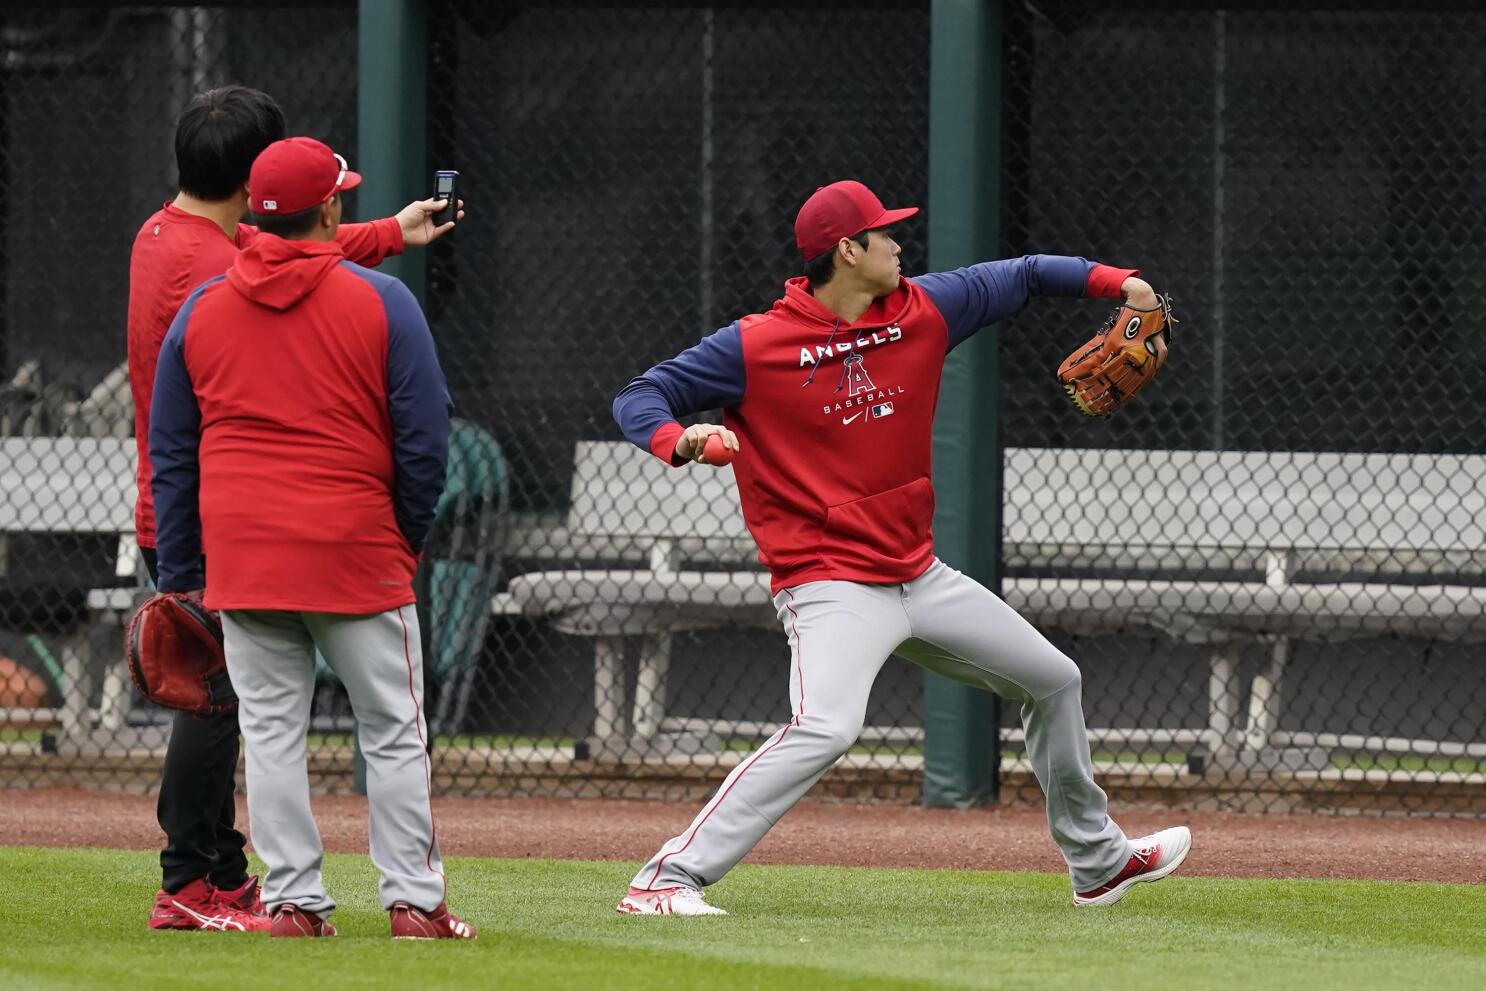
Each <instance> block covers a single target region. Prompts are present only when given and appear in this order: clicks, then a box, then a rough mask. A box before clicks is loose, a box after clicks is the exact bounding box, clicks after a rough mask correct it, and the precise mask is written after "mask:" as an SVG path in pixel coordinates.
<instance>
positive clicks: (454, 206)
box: [433, 170, 459, 224]
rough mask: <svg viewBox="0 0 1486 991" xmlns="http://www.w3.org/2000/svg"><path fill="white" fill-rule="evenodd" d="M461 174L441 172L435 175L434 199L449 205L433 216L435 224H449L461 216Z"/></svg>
mask: <svg viewBox="0 0 1486 991" xmlns="http://www.w3.org/2000/svg"><path fill="white" fill-rule="evenodd" d="M458 186H459V173H458V172H449V171H444V170H440V171H438V172H435V173H434V174H433V198H434V199H436V200H447V201H448V205H447V206H445V207H444V209H442V210H440V211H439V212H438V213H436V214H434V215H433V222H434V223H435V224H447V223H448V222H449V221H451V220H453V219H454V218H455V217H456V216H458V215H459V191H458Z"/></svg>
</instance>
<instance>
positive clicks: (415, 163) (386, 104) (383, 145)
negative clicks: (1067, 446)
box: [352, 0, 431, 795]
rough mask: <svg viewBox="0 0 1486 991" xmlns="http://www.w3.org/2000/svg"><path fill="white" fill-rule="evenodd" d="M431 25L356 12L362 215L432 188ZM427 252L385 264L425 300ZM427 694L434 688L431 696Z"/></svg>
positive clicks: (389, 1) (379, 212)
mask: <svg viewBox="0 0 1486 991" xmlns="http://www.w3.org/2000/svg"><path fill="white" fill-rule="evenodd" d="M427 59H428V29H427V9H426V6H425V4H424V2H423V0H360V6H359V8H358V16H357V19H356V161H355V163H353V166H354V168H355V169H356V171H358V172H360V173H361V174H362V176H363V179H362V182H361V186H360V187H359V188H358V189H357V190H356V193H355V196H356V215H357V216H358V217H361V218H372V217H387V216H391V215H392V214H394V213H396V212H397V211H398V210H400V209H401V208H402V207H403V206H404V205H406V204H407V203H408V202H409V201H410V200H414V199H418V198H421V197H422V196H425V195H427V194H428V193H429V192H430V191H431V190H430V187H429V178H428V176H427V175H426V173H427V171H428V170H427V168H426V167H425V165H426V162H425V155H424V149H425V147H426V145H427V143H428V132H427V128H426V127H425V126H424V120H425V112H426V107H427V103H428V101H427V94H426V93H425V80H426V76H427ZM427 258H428V254H427V252H424V251H415V252H411V253H408V254H403V255H400V256H398V257H396V258H388V259H387V260H386V261H384V262H383V263H382V265H381V270H382V271H383V272H386V273H387V274H389V275H395V276H397V277H398V278H399V279H401V280H402V281H403V282H405V283H406V284H407V286H408V288H409V289H411V290H412V291H413V295H414V296H417V297H418V302H419V303H420V304H421V303H422V302H423V284H424V265H425V261H426V259H427ZM425 697H426V695H425ZM352 746H353V747H354V749H355V757H354V764H353V785H352V786H353V787H354V788H355V789H356V793H357V794H358V795H365V794H366V758H365V757H363V756H362V754H361V740H360V737H359V736H358V735H357V734H356V733H354V732H353V733H352Z"/></svg>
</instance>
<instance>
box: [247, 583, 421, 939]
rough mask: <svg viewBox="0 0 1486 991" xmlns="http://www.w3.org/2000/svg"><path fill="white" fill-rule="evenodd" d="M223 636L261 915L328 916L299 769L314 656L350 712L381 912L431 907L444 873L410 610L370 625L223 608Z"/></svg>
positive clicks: (372, 619) (305, 778)
mask: <svg viewBox="0 0 1486 991" xmlns="http://www.w3.org/2000/svg"><path fill="white" fill-rule="evenodd" d="M222 630H223V632H224V633H225V635H226V651H227V671H228V674H230V675H231V677H232V687H233V688H234V689H235V690H236V691H237V697H238V703H239V705H238V722H239V724H240V725H241V726H242V733H243V744H244V746H243V750H244V752H245V753H246V754H247V772H248V773H247V781H248V821H249V824H250V828H251V830H252V839H253V848H254V849H255V850H257V852H258V855H259V856H260V857H262V858H263V861H264V863H265V864H267V865H268V878H267V879H266V880H265V881H264V883H263V901H264V904H265V905H267V906H268V908H269V910H270V911H272V910H273V909H276V908H277V907H278V906H280V905H283V904H294V905H298V906H299V907H300V908H303V909H306V910H308V911H311V912H314V913H316V914H318V915H321V916H324V915H326V914H327V913H328V912H330V911H331V910H332V909H333V908H335V901H334V900H333V899H331V897H330V896H329V895H328V894H326V892H325V885H324V882H323V881H322V880H321V878H320V862H321V859H322V858H323V856H324V848H323V847H322V846H321V843H320V831H319V829H317V828H316V826H315V817H314V814H313V813H312V812H311V811H310V782H309V770H308V767H307V766H306V764H305V735H306V733H307V732H308V731H309V723H310V699H311V697H312V696H313V694H314V689H315V649H316V648H317V647H318V648H319V650H320V654H321V655H322V656H323V657H324V658H325V661H326V663H327V664H329V665H330V668H331V670H333V671H334V672H335V673H336V676H337V677H338V678H340V680H341V683H342V684H344V685H345V686H346V692H347V694H348V695H350V698H351V709H352V711H353V712H354V713H355V715H356V728H357V733H358V736H359V738H360V741H361V753H362V755H363V756H364V757H365V758H366V793H367V798H368V802H369V804H370V807H371V815H370V833H371V858H372V863H374V864H376V866H377V869H378V870H379V871H381V872H382V881H381V885H380V886H379V888H378V891H379V893H380V895H381V900H382V907H383V908H391V907H392V904H393V902H399V901H403V902H408V903H409V904H411V905H413V906H415V907H417V908H420V909H424V910H431V909H434V908H437V907H438V905H439V903H440V902H442V901H443V900H444V868H443V863H442V861H441V859H440V857H439V846H438V839H437V837H436V836H435V835H434V825H433V809H432V806H431V805H430V802H429V763H428V750H427V747H426V743H425V741H426V740H427V738H428V729H427V725H426V722H425V720H424V718H423V655H422V651H421V649H420V647H419V638H418V617H417V614H416V613H415V611H414V609H413V607H412V606H411V605H407V606H402V607H401V608H398V609H389V610H388V611H386V612H382V613H376V614H374V615H370V616H342V615H336V614H332V613H307V612H278V611H236V610H229V611H224V612H223V613H222Z"/></svg>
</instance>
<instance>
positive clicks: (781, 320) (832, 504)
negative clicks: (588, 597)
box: [614, 255, 1134, 592]
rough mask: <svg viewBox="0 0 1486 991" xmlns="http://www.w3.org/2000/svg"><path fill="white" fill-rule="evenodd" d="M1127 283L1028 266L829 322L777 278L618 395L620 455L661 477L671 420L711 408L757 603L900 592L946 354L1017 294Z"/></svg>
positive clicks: (916, 569) (1082, 267) (949, 280)
mask: <svg viewBox="0 0 1486 991" xmlns="http://www.w3.org/2000/svg"><path fill="white" fill-rule="evenodd" d="M1132 274H1134V272H1133V270H1130V269H1114V268H1110V267H1109V266H1103V265H1096V264H1094V263H1092V262H1088V261H1085V260H1084V259H1082V258H1067V257H1061V256H1053V255H1028V256H1026V257H1023V258H1015V259H1009V260H1006V261H996V262H986V263H984V264H981V265H972V266H970V267H969V268H963V269H959V270H957V271H953V272H940V273H934V274H930V275H924V276H920V277H918V278H915V279H913V280H908V279H904V280H901V281H900V282H899V284H898V288H897V289H896V290H895V291H893V292H892V293H889V294H888V295H886V296H883V297H881V298H879V299H877V300H876V301H874V302H873V304H872V306H871V308H869V309H868V310H867V312H866V313H864V314H863V315H862V317H861V319H859V320H857V321H856V322H854V323H850V324H846V323H842V322H841V320H840V318H838V317H837V316H836V314H835V313H833V312H832V311H831V310H830V309H828V308H827V307H826V306H825V305H824V304H823V303H821V302H820V301H819V300H818V299H816V298H815V296H814V295H812V294H811V292H810V288H809V283H808V282H807V281H806V280H805V279H803V278H799V279H792V280H790V281H789V282H788V283H786V285H785V290H784V297H783V298H782V299H780V300H779V301H778V302H776V303H775V304H774V306H773V308H772V309H770V310H769V312H768V313H765V314H758V315H753V316H747V317H744V318H742V319H741V320H739V321H737V322H736V323H733V324H730V325H729V326H727V327H724V328H723V329H722V330H719V331H718V332H717V333H715V334H713V335H711V336H710V337H708V338H706V339H705V340H703V341H702V342H701V343H700V344H698V345H696V346H695V347H693V348H690V349H688V350H686V351H684V352H682V353H681V354H679V355H677V356H676V357H675V358H673V359H671V360H669V361H665V362H662V363H661V364H659V365H656V366H655V367H654V368H652V369H650V370H649V371H647V372H646V373H645V374H643V375H641V376H640V377H639V378H636V379H635V380H633V381H632V382H631V383H630V384H629V385H628V386H626V387H625V389H624V391H622V392H621V393H620V394H619V395H618V397H616V398H615V401H614V416H615V419H616V420H617V421H618V422H619V424H620V426H621V427H622V428H623V429H624V432H625V435H626V436H627V437H629V438H630V440H631V441H633V442H634V443H636V444H638V445H640V446H641V447H645V448H648V449H649V450H650V451H652V452H653V453H654V454H655V455H656V456H657V457H659V458H661V459H663V460H665V461H666V462H667V463H669V464H680V463H681V462H680V461H679V460H678V459H677V458H676V457H675V445H676V439H677V438H678V437H679V436H680V435H681V432H682V427H681V425H680V424H679V423H677V422H676V418H677V417H680V416H684V415H687V414H690V413H695V412H700V411H703V410H710V409H716V408H718V407H721V408H722V409H723V423H724V424H725V425H726V426H728V427H729V428H731V429H732V430H734V431H735V432H736V433H737V434H738V439H739V446H740V448H741V450H740V451H739V453H738V455H737V457H736V458H735V459H734V461H733V468H734V471H735V473H736V475H737V479H738V491H739V496H740V499H741V501H742V505H743V518H744V520H745V522H746V523H747V524H748V529H749V531H750V532H751V533H752V534H753V537H754V540H755V541H757V543H758V546H759V559H760V560H761V561H762V562H763V564H764V565H765V566H766V567H767V568H768V569H769V571H770V572H771V573H772V576H773V583H772V584H773V589H774V591H775V592H778V591H779V589H781V588H786V587H789V586H792V585H799V584H803V583H805V582H809V581H822V580H840V581H854V582H864V583H874V584H892V583H898V582H906V581H910V580H912V579H914V578H916V577H918V576H919V575H921V574H922V573H923V572H924V571H925V570H926V569H927V568H928V567H929V565H930V564H931V563H933V560H934V535H933V528H932V524H933V518H934V487H933V484H932V481H931V478H932V465H931V453H932V449H933V427H934V409H935V405H936V404H937V402H938V399H939V379H940V375H941V373H942V371H943V368H944V360H945V358H946V356H947V355H948V353H949V351H950V350H951V349H952V348H954V347H955V346H956V345H957V344H959V343H960V342H962V341H964V340H965V339H967V338H968V337H969V336H970V335H971V334H973V333H974V332H975V331H976V330H977V329H979V328H980V327H982V326H985V325H986V324H989V323H994V322H995V321H997V320H1000V319H1002V318H1004V317H1006V316H1009V315H1011V314H1012V313H1015V312H1016V311H1017V310H1020V309H1021V308H1022V306H1024V305H1025V304H1026V302H1027V299H1028V298H1029V297H1030V296H1032V295H1045V296H1083V295H1085V294H1086V293H1087V294H1091V295H1101V296H1118V295H1119V286H1120V284H1121V283H1122V282H1123V281H1124V279H1125V278H1126V277H1128V276H1129V275H1132Z"/></svg>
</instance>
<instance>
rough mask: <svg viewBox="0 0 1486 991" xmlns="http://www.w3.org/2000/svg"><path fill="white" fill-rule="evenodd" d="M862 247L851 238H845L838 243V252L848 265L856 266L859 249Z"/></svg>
mask: <svg viewBox="0 0 1486 991" xmlns="http://www.w3.org/2000/svg"><path fill="white" fill-rule="evenodd" d="M860 247H861V245H859V244H857V243H856V242H855V241H853V240H852V239H851V238H849V237H843V238H842V239H841V240H839V241H837V242H836V250H837V251H838V252H840V254H841V260H842V261H843V262H844V263H846V264H847V265H855V264H856V263H857V249H858V248H860Z"/></svg>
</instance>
